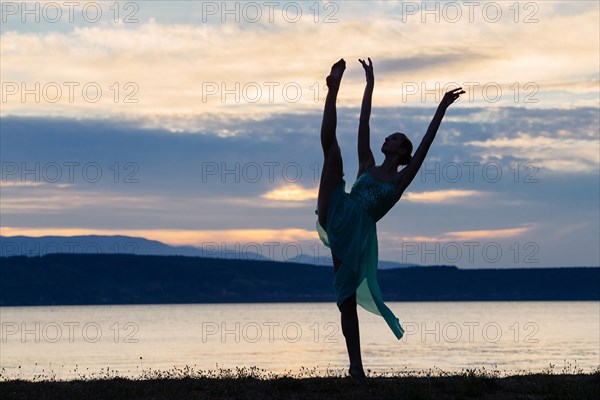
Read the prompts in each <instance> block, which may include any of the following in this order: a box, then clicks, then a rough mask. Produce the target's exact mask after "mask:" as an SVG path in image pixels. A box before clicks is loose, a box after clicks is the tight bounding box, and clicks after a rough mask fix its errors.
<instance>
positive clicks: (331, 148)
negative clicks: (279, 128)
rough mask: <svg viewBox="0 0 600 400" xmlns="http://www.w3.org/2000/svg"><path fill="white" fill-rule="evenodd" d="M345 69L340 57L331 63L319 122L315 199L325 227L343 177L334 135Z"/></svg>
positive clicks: (321, 222) (338, 147) (340, 158)
mask: <svg viewBox="0 0 600 400" xmlns="http://www.w3.org/2000/svg"><path fill="white" fill-rule="evenodd" d="M345 69H346V62H345V61H344V59H343V58H342V59H341V60H340V61H338V62H336V63H335V64H333V67H331V73H330V74H329V76H328V77H327V87H328V88H329V90H328V91H327V98H326V99H325V110H324V112H323V122H322V124H321V146H322V147H323V157H324V161H323V170H322V171H321V181H320V183H319V195H318V199H317V213H318V215H319V224H321V226H322V227H324V228H327V226H326V223H327V209H328V206H329V200H330V199H331V195H332V194H333V191H334V190H335V188H336V186H337V185H338V184H339V183H340V182H341V181H342V178H343V165H342V154H341V151H340V146H339V145H338V141H337V137H336V135H335V131H336V125H337V110H336V101H337V94H338V91H339V89H340V83H341V81H342V75H343V74H344V70H345Z"/></svg>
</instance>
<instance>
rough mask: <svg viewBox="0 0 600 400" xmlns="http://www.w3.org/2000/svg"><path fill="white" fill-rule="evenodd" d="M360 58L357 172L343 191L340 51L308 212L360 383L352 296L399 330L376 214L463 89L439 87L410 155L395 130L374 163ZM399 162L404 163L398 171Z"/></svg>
mask: <svg viewBox="0 0 600 400" xmlns="http://www.w3.org/2000/svg"><path fill="white" fill-rule="evenodd" d="M359 62H360V63H361V64H362V66H363V68H364V70H365V73H366V78H367V85H366V88H365V93H364V96H363V100H362V108H361V112H360V123H359V127H358V175H357V179H356V181H355V182H354V184H353V185H352V189H351V191H350V193H347V192H346V182H345V180H344V179H343V176H344V172H343V166H342V155H341V152H340V147H339V145H338V142H337V138H336V133H335V130H336V125H337V114H336V98H337V94H338V91H339V88H340V83H341V80H342V75H343V74H344V70H345V69H346V62H345V61H344V59H341V60H340V61H338V62H336V63H335V64H334V65H333V67H332V68H331V73H330V75H329V76H328V77H327V86H328V88H329V90H328V92H327V99H326V101H325V111H324V113H323V123H322V125H321V146H322V147H323V155H324V158H325V160H324V162H323V170H322V172H321V182H320V184H319V197H318V200H317V210H316V211H315V212H316V213H317V215H318V221H317V224H316V227H317V231H318V233H319V237H320V238H321V240H322V241H323V244H324V245H325V246H327V247H329V248H330V249H331V255H332V258H333V266H334V274H335V278H334V287H335V292H336V300H337V306H338V308H339V309H340V312H341V320H342V332H343V333H344V337H345V338H346V347H347V349H348V356H349V358H350V369H349V373H350V375H351V376H352V377H354V378H355V379H357V380H358V381H359V382H360V383H362V384H364V385H367V378H366V375H365V372H364V369H363V364H362V359H361V352H360V336H359V330H358V315H357V312H356V304H360V305H361V306H362V307H363V308H364V309H366V310H368V311H370V312H372V313H375V314H378V315H381V316H382V317H383V318H384V319H385V321H386V322H387V324H388V325H389V327H390V328H391V329H392V331H393V332H394V335H396V337H397V338H398V339H400V338H402V335H403V334H404V329H403V328H402V326H401V325H400V321H399V320H398V318H396V316H395V315H394V314H393V313H392V311H391V310H390V309H389V308H388V307H387V306H386V305H385V304H384V303H383V299H382V296H381V291H380V290H379V285H378V283H377V259H378V255H377V231H376V222H377V221H379V220H380V219H381V218H382V217H383V216H384V215H385V214H386V213H387V212H388V211H389V210H390V209H391V208H392V207H393V206H394V204H395V203H396V202H397V201H398V200H399V199H400V197H401V196H402V193H404V190H406V188H407V187H408V185H409V184H410V183H411V182H412V180H413V178H414V177H415V175H416V174H417V171H418V170H419V168H420V167H421V164H422V163H423V160H424V159H425V155H426V154H427V151H428V150H429V147H430V146H431V143H432V142H433V139H434V138H435V135H436V132H437V130H438V128H439V126H440V123H441V122H442V118H443V117H444V113H445V112H446V109H447V108H448V106H450V105H451V104H452V103H453V102H454V101H456V99H458V98H459V96H460V95H461V94H463V93H465V92H464V91H462V90H461V88H458V89H453V90H450V91H449V92H447V93H446V94H445V95H444V98H443V99H442V101H441V102H440V104H439V106H438V109H437V111H436V113H435V115H434V117H433V120H432V121H431V123H430V124H429V128H428V129H427V133H425V137H423V140H422V141H421V144H420V145H419V148H418V149H417V151H416V152H415V155H414V156H411V152H412V143H411V142H410V140H409V139H408V137H406V135H405V134H403V133H400V132H395V133H392V134H391V135H389V136H388V137H387V138H386V139H385V141H384V143H383V145H382V146H381V151H382V152H383V154H384V155H385V160H384V161H383V163H382V164H381V165H379V166H377V165H375V159H374V157H373V153H372V152H371V147H370V144H369V140H370V138H369V137H370V129H369V118H370V115H371V98H372V95H373V86H374V84H375V78H374V75H373V63H372V62H371V59H370V58H369V64H367V63H366V62H365V61H364V60H359ZM400 165H405V166H406V167H404V168H403V169H402V170H400V171H398V166H400Z"/></svg>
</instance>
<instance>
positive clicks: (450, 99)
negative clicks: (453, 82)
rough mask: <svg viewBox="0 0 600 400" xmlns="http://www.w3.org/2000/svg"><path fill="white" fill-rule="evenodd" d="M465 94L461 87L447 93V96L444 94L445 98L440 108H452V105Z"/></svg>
mask: <svg viewBox="0 0 600 400" xmlns="http://www.w3.org/2000/svg"><path fill="white" fill-rule="evenodd" d="M464 93H465V91H464V90H462V88H461V87H459V88H456V89H452V90H450V91H448V92H446V94H444V98H443V99H442V101H441V102H440V107H443V108H444V109H446V108H448V107H450V105H451V104H452V103H454V102H455V101H456V100H457V99H458V98H459V97H460V95H461V94H464Z"/></svg>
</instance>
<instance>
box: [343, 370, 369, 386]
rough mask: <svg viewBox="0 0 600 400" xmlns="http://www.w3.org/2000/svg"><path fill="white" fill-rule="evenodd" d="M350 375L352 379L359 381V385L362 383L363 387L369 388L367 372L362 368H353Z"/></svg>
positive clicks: (349, 371)
mask: <svg viewBox="0 0 600 400" xmlns="http://www.w3.org/2000/svg"><path fill="white" fill-rule="evenodd" d="M348 373H349V374H350V376H351V377H353V378H354V379H356V380H357V381H358V383H360V384H361V385H362V386H365V387H369V382H368V381H367V376H366V375H365V371H364V370H363V369H362V367H352V366H351V367H350V369H349V370H348Z"/></svg>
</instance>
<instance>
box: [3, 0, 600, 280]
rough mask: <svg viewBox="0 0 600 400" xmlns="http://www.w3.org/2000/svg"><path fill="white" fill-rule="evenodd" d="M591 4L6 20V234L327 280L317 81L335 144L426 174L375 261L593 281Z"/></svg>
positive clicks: (596, 186)
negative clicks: (166, 248)
mask: <svg viewBox="0 0 600 400" xmlns="http://www.w3.org/2000/svg"><path fill="white" fill-rule="evenodd" d="M599 7H600V6H599V4H598V2H596V1H568V2H566V1H565V2H560V1H537V2H535V1H534V2H532V1H495V2H487V1H480V2H467V1H465V2H461V1H458V2H420V1H419V2H411V1H371V2H359V1H330V2H323V1H298V2H291V1H290V2H288V1H273V2H269V1H264V2H263V1H258V2H234V1H230V2H221V1H218V2H212V1H204V2H202V1H179V2H176V1H121V2H115V1H96V2H85V1H79V2H60V1H58V2H4V1H3V2H2V3H1V12H2V14H1V18H2V20H1V22H2V24H1V25H0V26H1V34H0V59H1V63H0V81H1V97H2V99H1V110H0V156H1V164H2V176H1V180H0V189H1V190H0V192H1V193H0V198H1V199H0V200H1V203H0V216H1V222H0V234H2V235H4V236H15V235H28V236H44V235H63V236H72V235H87V234H97V235H117V234H118V235H129V236H139V237H145V238H148V239H153V240H159V241H162V242H164V243H167V244H171V245H193V246H200V247H211V248H212V249H217V255H218V254H221V255H225V254H226V253H231V252H239V253H240V254H242V255H243V254H246V253H260V254H261V255H263V256H266V257H269V258H273V259H276V260H296V259H298V257H300V256H305V257H312V258H313V259H314V260H315V261H317V260H321V259H328V258H329V257H330V253H329V252H328V249H327V248H326V247H324V246H323V244H322V243H321V242H320V240H319V238H318V235H317V232H316V229H315V223H316V215H315V208H316V200H317V193H318V183H319V176H320V168H321V166H322V162H323V156H322V151H321V148H320V139H319V132H320V124H321V118H322V113H323V102H324V99H325V96H326V93H327V90H326V85H325V77H326V76H327V75H328V73H329V70H330V68H331V65H332V64H333V63H334V62H335V61H337V60H339V59H340V58H344V59H345V60H346V62H347V69H346V71H345V73H344V78H343V80H342V86H341V89H340V93H339V96H338V103H337V107H338V127H337V135H338V141H339V143H340V147H341V150H342V156H343V160H344V173H345V180H346V190H347V191H350V188H351V186H352V183H353V182H354V180H355V179H356V173H357V154H356V139H357V128H358V116H359V113H360V103H361V98H362V93H363V91H364V85H365V76H364V71H363V69H362V67H361V65H360V63H359V62H358V59H366V58H367V57H370V58H371V60H372V61H373V66H374V73H375V89H374V94H373V110H372V114H371V121H370V123H371V147H372V149H373V153H374V155H375V159H376V162H377V164H380V163H381V162H382V161H383V154H382V153H381V152H380V151H379V149H380V146H381V143H382V142H383V139H384V138H385V137H386V136H387V135H389V134H390V133H392V132H396V131H400V132H404V133H406V134H407V136H408V137H409V138H410V139H411V140H412V142H413V145H414V147H415V148H416V147H417V146H418V144H419V142H420V140H421V138H422V137H423V135H424V133H425V131H426V129H427V126H428V124H429V122H430V120H431V118H432V116H433V114H434V112H435V109H436V107H437V104H438V103H439V101H440V100H441V97H442V95H443V92H444V91H445V90H449V89H451V88H455V87H458V86H461V87H463V88H464V89H465V91H466V93H465V95H463V97H462V98H461V99H460V100H459V101H458V102H456V103H455V104H453V105H452V106H451V107H450V109H449V110H448V111H447V113H446V116H445V118H444V120H443V122H442V125H441V127H440V129H439V131H438V134H437V137H436V139H435V141H434V143H433V145H432V147H431V149H430V151H429V153H428V156H427V159H426V161H425V163H424V164H423V166H422V168H421V171H420V172H419V174H418V175H417V177H416V178H415V180H414V181H413V183H412V184H411V185H410V187H409V188H408V189H407V191H406V192H405V193H404V195H403V196H402V198H401V199H400V201H399V202H398V203H397V204H396V206H395V207H394V208H393V209H392V210H391V211H390V212H389V213H388V214H387V215H386V216H385V217H384V218H383V219H382V220H380V221H379V222H378V223H377V233H378V239H379V256H380V259H381V260H388V261H397V262H403V263H414V264H427V265H456V266H459V267H461V268H510V267H528V268H537V267H557V266H598V265H600V250H599V247H600V246H599V243H600V211H599V208H600V169H599V168H600V140H599V135H600V133H599V129H600V115H599V114H600V112H599V102H600V91H599V89H600V76H599V75H600V72H599V71H600V65H599V63H600V61H599V60H600V54H599V53H600V50H599V49H600V43H599V38H600V32H599V29H600V28H599V26H600V24H599V23H598V22H599V20H600V10H599Z"/></svg>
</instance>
